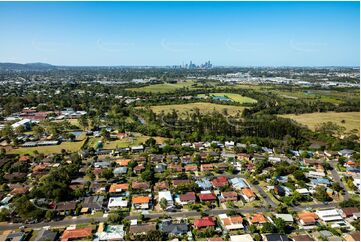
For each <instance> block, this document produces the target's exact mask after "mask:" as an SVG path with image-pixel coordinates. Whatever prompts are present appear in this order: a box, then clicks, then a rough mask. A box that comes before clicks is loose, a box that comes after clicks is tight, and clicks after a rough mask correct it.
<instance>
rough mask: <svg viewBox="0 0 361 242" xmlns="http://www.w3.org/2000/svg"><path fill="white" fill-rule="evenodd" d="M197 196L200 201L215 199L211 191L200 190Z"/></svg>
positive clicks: (212, 200)
mask: <svg viewBox="0 0 361 242" xmlns="http://www.w3.org/2000/svg"><path fill="white" fill-rule="evenodd" d="M198 197H199V200H200V201H201V202H214V201H216V200H217V197H216V195H214V193H213V192H211V191H204V192H201V193H200V194H199V195H198Z"/></svg>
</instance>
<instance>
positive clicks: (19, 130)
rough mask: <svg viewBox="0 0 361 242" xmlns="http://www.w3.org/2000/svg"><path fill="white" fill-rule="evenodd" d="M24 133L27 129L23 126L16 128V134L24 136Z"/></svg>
mask: <svg viewBox="0 0 361 242" xmlns="http://www.w3.org/2000/svg"><path fill="white" fill-rule="evenodd" d="M24 132H25V127H24V126H23V125H20V126H18V127H16V128H15V133H16V134H22V133H24Z"/></svg>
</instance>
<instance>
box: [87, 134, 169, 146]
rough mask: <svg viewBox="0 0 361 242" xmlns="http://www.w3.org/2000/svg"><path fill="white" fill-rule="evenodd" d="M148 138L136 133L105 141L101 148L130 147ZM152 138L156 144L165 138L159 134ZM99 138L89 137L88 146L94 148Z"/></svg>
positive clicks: (162, 141)
mask: <svg viewBox="0 0 361 242" xmlns="http://www.w3.org/2000/svg"><path fill="white" fill-rule="evenodd" d="M149 138H151V136H146V135H136V136H135V137H132V138H124V139H121V140H111V141H106V142H105V143H104V144H103V148H104V149H115V148H126V147H130V146H135V145H140V144H142V143H145V141H146V140H147V139H149ZM153 138H154V139H155V140H156V141H157V143H158V144H162V143H164V141H165V140H166V138H164V137H159V136H156V137H153ZM101 140H102V138H91V139H89V142H88V147H93V148H96V144H97V143H98V141H101Z"/></svg>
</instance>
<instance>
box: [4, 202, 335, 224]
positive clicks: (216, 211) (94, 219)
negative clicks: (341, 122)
mask: <svg viewBox="0 0 361 242" xmlns="http://www.w3.org/2000/svg"><path fill="white" fill-rule="evenodd" d="M335 207H337V203H335V202H334V203H329V204H311V205H309V206H298V207H292V208H290V209H292V210H294V211H297V212H298V211H303V210H308V209H326V208H335ZM232 210H234V211H237V212H239V213H258V212H266V211H269V209H268V208H264V207H263V208H239V209H212V210H209V211H207V213H208V214H209V215H212V216H215V215H219V214H222V213H227V212H228V211H232ZM164 215H167V216H170V217H172V218H180V217H181V218H190V217H196V216H200V215H201V213H200V212H197V211H189V212H175V213H151V214H147V215H145V216H144V217H145V218H151V219H155V218H159V217H161V216H164ZM127 218H128V219H137V218H138V215H131V216H128V217H127ZM105 221H107V218H105V217H103V216H99V217H92V218H88V217H85V218H84V217H78V218H77V219H66V220H62V221H53V222H46V223H37V224H26V225H25V226H26V227H27V228H32V229H36V228H42V227H45V226H51V227H66V226H69V225H71V224H86V223H92V222H105ZM23 225H24V224H21V223H18V224H0V231H4V230H11V229H18V228H19V227H21V226H23Z"/></svg>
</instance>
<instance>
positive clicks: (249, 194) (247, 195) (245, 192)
mask: <svg viewBox="0 0 361 242" xmlns="http://www.w3.org/2000/svg"><path fill="white" fill-rule="evenodd" d="M241 195H242V197H243V198H244V199H245V200H246V201H247V202H252V201H254V200H255V199H256V195H255V194H254V192H253V191H252V189H251V188H248V187H247V188H242V189H241Z"/></svg>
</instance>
